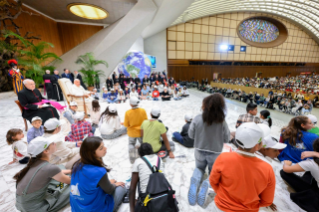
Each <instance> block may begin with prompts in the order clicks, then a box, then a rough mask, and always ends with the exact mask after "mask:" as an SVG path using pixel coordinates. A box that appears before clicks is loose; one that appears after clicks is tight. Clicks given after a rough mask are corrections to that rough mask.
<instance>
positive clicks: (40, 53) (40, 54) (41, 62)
mask: <svg viewBox="0 0 319 212" xmlns="http://www.w3.org/2000/svg"><path fill="white" fill-rule="evenodd" d="M28 45H29V46H28V47H27V48H26V49H25V50H21V51H20V53H21V56H20V57H19V64H20V65H22V66H24V67H25V68H26V73H25V76H26V78H30V79H33V80H34V82H35V84H36V86H39V84H40V83H42V82H43V78H42V76H43V74H44V73H45V70H47V69H49V70H51V72H52V71H53V70H54V67H53V66H45V64H48V63H50V62H52V61H53V60H55V61H62V59H61V58H60V57H58V56H57V55H56V54H55V53H52V52H44V51H45V49H47V48H50V47H54V46H53V44H51V43H47V42H43V41H42V42H39V43H38V44H33V43H31V42H29V44H28Z"/></svg>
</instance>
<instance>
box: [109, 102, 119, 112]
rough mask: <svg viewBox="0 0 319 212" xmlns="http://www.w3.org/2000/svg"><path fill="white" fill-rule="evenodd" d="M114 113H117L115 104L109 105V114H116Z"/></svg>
mask: <svg viewBox="0 0 319 212" xmlns="http://www.w3.org/2000/svg"><path fill="white" fill-rule="evenodd" d="M116 111H117V108H116V105H115V104H111V105H109V112H110V113H116Z"/></svg>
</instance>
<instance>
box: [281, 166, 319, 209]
mask: <svg viewBox="0 0 319 212" xmlns="http://www.w3.org/2000/svg"><path fill="white" fill-rule="evenodd" d="M280 175H281V177H282V179H283V180H285V181H286V182H287V183H288V184H289V185H290V186H291V187H292V188H293V189H294V190H295V191H296V192H297V193H291V194H290V199H291V200H292V201H293V202H294V203H296V204H297V205H298V206H299V207H300V208H302V209H303V210H305V211H308V212H318V211H319V188H318V183H317V181H316V180H315V179H314V178H313V177H312V175H311V173H310V172H305V174H304V175H303V176H302V177H299V176H297V175H295V174H293V173H286V172H284V171H283V170H281V171H280Z"/></svg>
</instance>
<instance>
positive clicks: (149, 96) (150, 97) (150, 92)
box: [147, 89, 153, 100]
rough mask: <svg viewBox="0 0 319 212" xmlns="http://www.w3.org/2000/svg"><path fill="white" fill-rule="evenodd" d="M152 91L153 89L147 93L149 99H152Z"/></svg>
mask: <svg viewBox="0 0 319 212" xmlns="http://www.w3.org/2000/svg"><path fill="white" fill-rule="evenodd" d="M152 98H153V97H152V91H151V89H150V90H149V92H148V94H147V99H148V100H152Z"/></svg>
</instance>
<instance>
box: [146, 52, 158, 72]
mask: <svg viewBox="0 0 319 212" xmlns="http://www.w3.org/2000/svg"><path fill="white" fill-rule="evenodd" d="M146 56H147V58H148V59H149V60H150V62H151V67H152V69H153V68H156V57H155V56H152V55H146Z"/></svg>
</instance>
